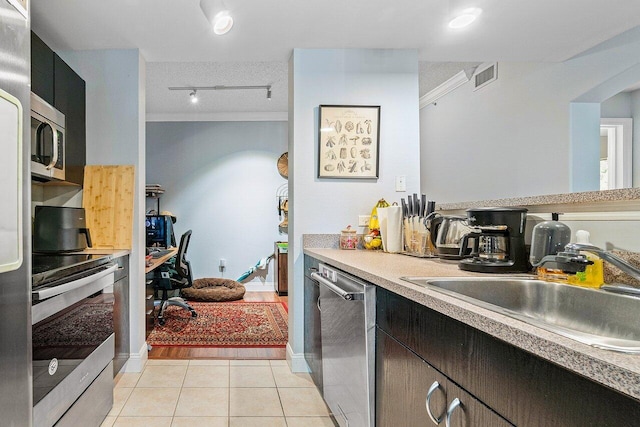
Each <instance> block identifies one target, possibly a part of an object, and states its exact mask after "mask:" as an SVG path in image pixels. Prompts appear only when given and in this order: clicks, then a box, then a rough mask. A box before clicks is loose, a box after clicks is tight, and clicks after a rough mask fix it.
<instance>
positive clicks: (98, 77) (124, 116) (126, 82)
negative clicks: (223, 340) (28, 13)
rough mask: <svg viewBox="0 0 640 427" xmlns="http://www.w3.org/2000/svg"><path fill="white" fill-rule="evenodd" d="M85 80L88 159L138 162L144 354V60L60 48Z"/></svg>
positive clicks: (137, 337)
mask: <svg viewBox="0 0 640 427" xmlns="http://www.w3.org/2000/svg"><path fill="white" fill-rule="evenodd" d="M59 55H60V57H62V59H64V61H65V62H67V64H69V66H71V67H72V68H73V69H74V70H75V71H76V72H77V73H78V74H79V75H80V77H82V78H83V79H84V80H85V82H86V91H87V116H86V119H87V164H89V165H92V164H93V165H119V164H120V165H134V166H135V168H136V179H135V194H134V200H135V206H134V227H133V233H134V235H133V248H132V250H131V256H130V263H129V266H130V272H129V281H130V285H129V291H130V322H131V352H132V358H131V359H130V362H129V363H128V364H127V370H134V371H137V370H140V369H141V368H142V363H143V362H144V359H146V351H147V349H146V343H145V336H144V335H145V322H144V295H145V287H144V247H145V241H144V174H145V163H144V155H145V126H144V125H145V121H144V120H145V61H144V59H143V58H142V56H140V53H139V51H138V50H137V49H128V50H83V51H65V52H59Z"/></svg>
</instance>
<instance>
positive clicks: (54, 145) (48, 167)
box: [47, 122, 58, 169]
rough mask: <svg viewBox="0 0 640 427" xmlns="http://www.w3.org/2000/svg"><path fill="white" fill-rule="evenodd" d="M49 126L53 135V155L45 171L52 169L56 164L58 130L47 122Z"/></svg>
mask: <svg viewBox="0 0 640 427" xmlns="http://www.w3.org/2000/svg"><path fill="white" fill-rule="evenodd" d="M47 124H48V125H49V126H51V132H52V133H53V140H52V143H53V155H52V156H51V162H50V163H49V164H48V165H47V169H51V168H53V167H54V166H55V165H56V163H58V129H57V128H56V127H55V125H54V124H53V123H51V122H47Z"/></svg>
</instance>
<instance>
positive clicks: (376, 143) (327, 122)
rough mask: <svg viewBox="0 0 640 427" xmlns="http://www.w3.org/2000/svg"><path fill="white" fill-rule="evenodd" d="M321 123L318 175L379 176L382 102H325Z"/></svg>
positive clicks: (367, 177) (330, 176)
mask: <svg viewBox="0 0 640 427" xmlns="http://www.w3.org/2000/svg"><path fill="white" fill-rule="evenodd" d="M318 123H319V126H318V128H319V129H318V178H345V179H363V178H364V179H371V178H378V162H379V151H380V106H379V105H378V106H362V105H321V106H320V120H319V122H318Z"/></svg>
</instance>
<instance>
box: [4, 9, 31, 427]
mask: <svg viewBox="0 0 640 427" xmlns="http://www.w3.org/2000/svg"><path fill="white" fill-rule="evenodd" d="M27 2H28V0H0V171H1V172H0V176H2V179H0V201H1V203H2V208H1V209H2V210H0V414H2V415H1V420H0V424H1V425H2V426H9V427H25V426H27V427H28V426H31V425H32V418H31V412H32V391H31V381H32V379H31V375H32V374H31V293H30V287H31V244H30V242H31V214H30V200H31V180H30V173H29V164H30V158H29V156H30V151H31V150H30V148H31V144H30V139H29V138H30V136H29V129H30V107H29V93H30V74H31V73H30V65H31V59H30V56H31V54H30V21H29V14H28V12H27V10H28V7H27Z"/></svg>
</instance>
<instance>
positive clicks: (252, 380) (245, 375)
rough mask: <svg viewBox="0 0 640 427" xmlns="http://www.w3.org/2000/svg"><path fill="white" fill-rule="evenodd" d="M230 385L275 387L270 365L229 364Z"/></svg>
mask: <svg viewBox="0 0 640 427" xmlns="http://www.w3.org/2000/svg"><path fill="white" fill-rule="evenodd" d="M229 385H230V387H254V388H255V387H275V386H276V383H275V381H274V379H273V373H272V372H271V367H270V366H231V372H230V381H229Z"/></svg>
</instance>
